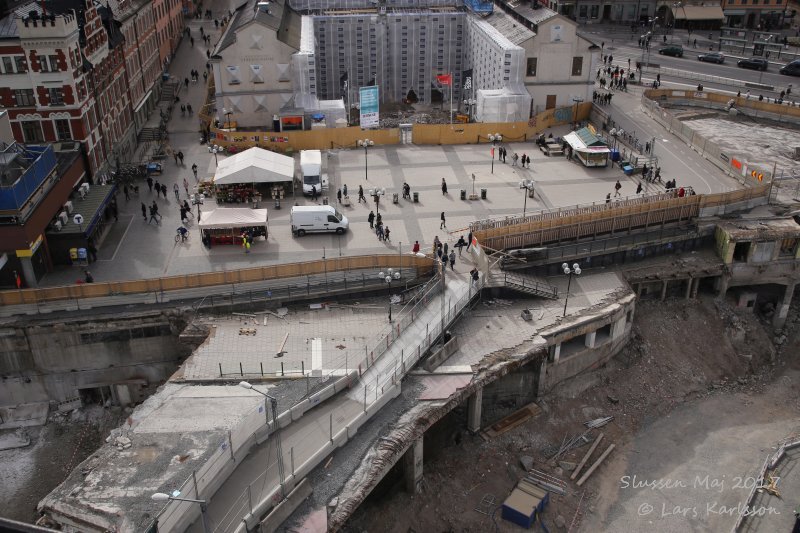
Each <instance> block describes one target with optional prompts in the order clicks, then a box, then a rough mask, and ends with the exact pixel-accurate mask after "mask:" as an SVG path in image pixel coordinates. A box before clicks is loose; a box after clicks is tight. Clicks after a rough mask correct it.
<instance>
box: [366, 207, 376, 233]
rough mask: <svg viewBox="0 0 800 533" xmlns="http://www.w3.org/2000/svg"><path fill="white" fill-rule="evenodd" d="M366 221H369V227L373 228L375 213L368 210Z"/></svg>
mask: <svg viewBox="0 0 800 533" xmlns="http://www.w3.org/2000/svg"><path fill="white" fill-rule="evenodd" d="M367 222H369V229H374V228H375V213H373V212H372V211H370V212H369V215H368V216H367Z"/></svg>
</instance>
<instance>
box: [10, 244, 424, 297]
mask: <svg viewBox="0 0 800 533" xmlns="http://www.w3.org/2000/svg"><path fill="white" fill-rule="evenodd" d="M433 267H434V261H433V259H430V258H427V257H418V256H416V255H412V254H406V255H400V254H385V255H363V256H349V257H348V256H345V257H332V258H329V259H321V260H315V261H306V262H301V263H284V264H276V265H268V266H259V267H251V268H244V269H239V270H223V271H218V272H200V273H196V274H184V275H180V276H165V277H161V278H153V279H140V280H131V281H109V282H102V283H85V284H80V285H64V286H60V287H47V288H39V289H20V290H10V291H2V292H0V305H3V306H6V305H26V304H40V303H47V302H52V301H57V300H76V299H77V300H81V299H89V298H102V297H110V296H120V295H137V294H147V293H162V294H163V293H167V292H171V291H180V290H185V289H197V288H203V287H219V286H225V285H237V284H244V283H253V282H261V281H272V280H278V279H290V278H301V277H303V276H314V275H317V276H319V275H322V276H325V275H327V274H329V273H335V272H357V271H359V270H367V269H371V270H375V269H384V268H398V269H413V270H416V274H417V277H421V276H422V275H426V274H430V273H431V272H432V269H433Z"/></svg>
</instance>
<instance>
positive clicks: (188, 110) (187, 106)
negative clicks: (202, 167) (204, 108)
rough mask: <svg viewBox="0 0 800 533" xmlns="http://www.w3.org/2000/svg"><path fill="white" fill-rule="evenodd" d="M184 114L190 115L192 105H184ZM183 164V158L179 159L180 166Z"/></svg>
mask: <svg viewBox="0 0 800 533" xmlns="http://www.w3.org/2000/svg"><path fill="white" fill-rule="evenodd" d="M186 112H187V113H189V114H190V115H191V114H192V104H186ZM182 164H183V158H182V157H181V165H182Z"/></svg>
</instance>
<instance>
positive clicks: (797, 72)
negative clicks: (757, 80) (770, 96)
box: [779, 59, 800, 76]
mask: <svg viewBox="0 0 800 533" xmlns="http://www.w3.org/2000/svg"><path fill="white" fill-rule="evenodd" d="M779 72H780V73H781V74H786V75H789V76H800V60H797V59H795V60H794V61H792V62H791V63H787V64H786V65H784V66H782V67H781V69H780V71H779Z"/></svg>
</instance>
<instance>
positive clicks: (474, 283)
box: [469, 268, 480, 288]
mask: <svg viewBox="0 0 800 533" xmlns="http://www.w3.org/2000/svg"><path fill="white" fill-rule="evenodd" d="M469 275H470V277H471V278H472V286H473V287H475V288H477V287H478V281H479V280H480V273H479V272H478V269H477V268H473V269H472V270H470V271H469Z"/></svg>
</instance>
